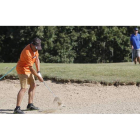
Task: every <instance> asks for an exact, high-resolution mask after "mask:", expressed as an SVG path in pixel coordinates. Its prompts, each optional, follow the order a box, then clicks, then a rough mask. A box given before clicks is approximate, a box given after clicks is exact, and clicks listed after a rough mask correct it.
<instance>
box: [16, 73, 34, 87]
mask: <svg viewBox="0 0 140 140" xmlns="http://www.w3.org/2000/svg"><path fill="white" fill-rule="evenodd" d="M18 77H19V80H20V85H21V88H28V85H31V84H35V78H34V75H33V74H28V75H25V74H18Z"/></svg>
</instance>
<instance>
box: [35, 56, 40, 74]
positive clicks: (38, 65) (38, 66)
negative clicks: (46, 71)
mask: <svg viewBox="0 0 140 140" xmlns="http://www.w3.org/2000/svg"><path fill="white" fill-rule="evenodd" d="M35 65H36V70H37V72H38V71H40V60H39V58H37V59H36V61H35Z"/></svg>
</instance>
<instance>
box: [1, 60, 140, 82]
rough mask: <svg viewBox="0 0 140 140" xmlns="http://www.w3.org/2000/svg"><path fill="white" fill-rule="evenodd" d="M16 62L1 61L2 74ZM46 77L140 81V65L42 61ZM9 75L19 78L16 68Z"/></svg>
mask: <svg viewBox="0 0 140 140" xmlns="http://www.w3.org/2000/svg"><path fill="white" fill-rule="evenodd" d="M15 65H16V63H0V75H3V74H5V73H6V72H8V71H9V70H10V69H12V68H13V67H14V66H15ZM41 74H42V75H43V77H44V78H47V79H54V80H56V81H66V82H67V81H71V82H100V83H107V84H109V83H110V84H111V83H116V82H119V83H122V84H123V83H129V84H130V83H132V84H133V83H140V65H139V64H137V65H134V64H133V63H132V62H130V63H106V64H48V63H41ZM9 76H14V77H16V78H17V74H16V70H14V71H12V72H11V73H10V74H9Z"/></svg>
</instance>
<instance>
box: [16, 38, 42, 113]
mask: <svg viewBox="0 0 140 140" xmlns="http://www.w3.org/2000/svg"><path fill="white" fill-rule="evenodd" d="M38 50H42V47H41V40H40V39H39V38H34V39H33V41H32V43H31V44H28V45H27V46H26V47H25V48H24V49H23V51H22V52H21V55H20V59H19V61H18V63H17V66H16V70H17V74H18V77H19V80H20V85H21V89H20V90H19V92H18V95H17V104H16V108H15V110H14V113H15V114H24V112H23V111H22V110H21V109H20V105H21V101H22V99H23V96H24V94H25V92H26V90H27V88H28V85H30V87H29V90H28V105H27V110H38V107H35V106H34V105H33V97H34V95H35V88H36V84H35V78H34V76H36V77H37V78H38V80H39V81H40V82H43V78H42V76H41V74H40V61H39V54H38ZM34 63H35V65H36V70H37V72H36V70H35V69H34V68H33V64H34Z"/></svg>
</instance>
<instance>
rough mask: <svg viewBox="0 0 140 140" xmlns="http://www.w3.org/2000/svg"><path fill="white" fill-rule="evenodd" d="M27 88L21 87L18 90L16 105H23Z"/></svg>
mask: <svg viewBox="0 0 140 140" xmlns="http://www.w3.org/2000/svg"><path fill="white" fill-rule="evenodd" d="M26 90H27V89H26V88H21V89H20V91H19V92H18V95H17V105H16V106H20V105H21V101H22V99H23V96H24V94H25V92H26Z"/></svg>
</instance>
